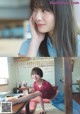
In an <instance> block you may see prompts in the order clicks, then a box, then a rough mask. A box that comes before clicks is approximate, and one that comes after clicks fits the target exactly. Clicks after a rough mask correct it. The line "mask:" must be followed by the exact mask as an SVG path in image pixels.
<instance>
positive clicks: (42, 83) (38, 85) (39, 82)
mask: <svg viewBox="0 0 80 114" xmlns="http://www.w3.org/2000/svg"><path fill="white" fill-rule="evenodd" d="M31 76H32V79H33V81H34V84H33V86H34V92H33V93H31V94H29V95H27V96H23V97H21V98H18V99H17V100H16V99H13V100H9V101H11V102H12V104H13V105H14V104H16V103H20V102H25V101H27V100H31V99H33V98H36V97H39V100H40V103H41V106H42V111H41V112H40V114H45V113H46V112H45V109H44V103H43V98H47V99H53V98H54V96H55V95H56V90H53V87H52V85H51V84H50V83H49V82H48V81H46V80H44V79H42V77H43V71H42V70H41V69H40V68H38V67H35V68H33V69H32V72H31Z"/></svg>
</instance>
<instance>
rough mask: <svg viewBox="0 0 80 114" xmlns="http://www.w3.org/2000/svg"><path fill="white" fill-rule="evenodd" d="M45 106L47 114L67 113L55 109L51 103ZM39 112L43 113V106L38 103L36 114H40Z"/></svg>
mask: <svg viewBox="0 0 80 114" xmlns="http://www.w3.org/2000/svg"><path fill="white" fill-rule="evenodd" d="M44 106H45V110H46V114H65V112H62V111H60V110H58V109H57V108H55V107H53V106H52V105H51V104H50V103H45V105H44ZM39 111H41V105H40V104H39V103H38V104H37V107H36V110H35V112H34V114H38V112H39Z"/></svg>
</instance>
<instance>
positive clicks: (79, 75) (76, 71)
mask: <svg viewBox="0 0 80 114" xmlns="http://www.w3.org/2000/svg"><path fill="white" fill-rule="evenodd" d="M72 80H73V83H76V80H80V58H79V57H77V58H75V60H74V66H73V72H72ZM76 87H78V85H73V91H74V92H76V91H77V90H76Z"/></svg>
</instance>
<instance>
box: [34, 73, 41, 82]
mask: <svg viewBox="0 0 80 114" xmlns="http://www.w3.org/2000/svg"><path fill="white" fill-rule="evenodd" d="M32 79H33V81H34V82H37V81H39V80H40V79H41V77H40V76H39V75H38V74H33V75H32Z"/></svg>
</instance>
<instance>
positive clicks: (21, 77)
mask: <svg viewBox="0 0 80 114" xmlns="http://www.w3.org/2000/svg"><path fill="white" fill-rule="evenodd" d="M33 61H34V60H32V62H33ZM15 64H16V82H17V81H26V82H27V83H28V84H30V85H32V84H33V81H32V79H31V70H32V68H33V67H35V66H37V67H40V68H41V69H42V70H43V73H44V76H43V78H44V79H46V80H48V81H50V83H51V84H53V85H55V72H54V60H53V66H45V67H44V66H38V65H36V64H37V62H36V64H35V65H32V66H31V67H28V66H27V61H23V62H16V63H15Z"/></svg>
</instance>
